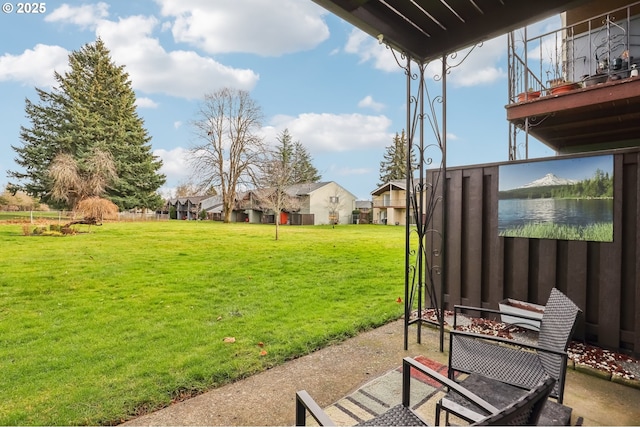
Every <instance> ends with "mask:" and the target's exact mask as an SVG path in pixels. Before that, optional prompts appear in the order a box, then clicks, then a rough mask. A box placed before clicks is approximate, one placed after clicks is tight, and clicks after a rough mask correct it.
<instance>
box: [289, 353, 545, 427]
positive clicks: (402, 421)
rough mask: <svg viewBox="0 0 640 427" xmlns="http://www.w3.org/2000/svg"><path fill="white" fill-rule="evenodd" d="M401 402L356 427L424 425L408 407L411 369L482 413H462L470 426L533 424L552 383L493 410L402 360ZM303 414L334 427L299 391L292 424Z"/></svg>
mask: <svg viewBox="0 0 640 427" xmlns="http://www.w3.org/2000/svg"><path fill="white" fill-rule="evenodd" d="M402 367H403V369H402V403H401V404H400V405H396V406H394V407H392V408H390V409H389V410H387V411H386V412H384V413H382V414H380V415H378V416H376V417H374V418H372V419H370V420H367V421H365V422H363V423H361V424H359V425H371V426H424V425H427V423H426V422H425V421H424V420H423V419H422V418H421V417H420V416H419V415H418V414H416V413H415V412H414V411H413V410H412V409H411V407H410V402H409V397H410V395H411V369H417V370H418V371H420V372H422V373H423V374H425V375H428V376H429V377H431V378H433V379H435V380H436V381H438V382H440V383H441V384H443V385H445V386H447V387H448V388H449V392H450V393H453V392H455V393H458V394H459V395H460V396H462V397H463V398H464V399H466V400H468V401H469V402H471V403H473V405H474V407H475V408H478V409H479V410H481V411H483V412H484V413H483V414H478V413H477V412H475V415H473V413H472V411H470V410H466V412H465V414H466V416H468V417H469V418H471V419H474V420H475V422H474V424H473V425H535V424H536V422H537V421H538V418H539V417H540V413H541V412H542V409H543V407H544V403H545V402H546V400H547V396H548V395H549V393H550V392H551V389H552V388H553V384H554V382H555V381H554V380H553V379H552V378H545V379H543V380H542V381H541V382H540V383H539V384H537V385H536V386H535V387H533V388H532V389H531V390H530V391H529V392H527V393H526V394H525V395H523V396H522V397H520V398H519V399H517V400H516V401H514V402H513V403H511V404H510V405H508V406H506V407H504V408H503V409H500V410H499V409H497V408H495V407H494V406H493V405H491V404H490V403H488V402H486V401H485V400H483V399H481V398H480V397H478V396H477V395H475V394H473V393H471V392H470V391H468V390H466V389H465V388H464V387H462V386H461V385H460V384H458V383H456V382H455V381H452V380H450V379H448V378H447V377H445V376H443V375H440V374H439V373H437V372H436V371H434V370H432V369H430V368H428V367H426V366H424V365H423V364H421V363H420V362H417V361H415V360H414V359H412V358H409V357H405V358H404V359H403V361H402ZM307 411H309V413H310V414H311V416H312V417H313V418H314V419H315V420H316V421H317V422H318V424H319V425H321V426H325V425H335V424H334V423H333V422H332V421H331V419H330V418H329V416H328V415H327V414H326V413H325V412H324V411H323V410H322V409H321V408H320V406H318V404H316V403H315V401H314V400H313V399H312V398H311V396H309V394H308V393H307V392H306V391H304V390H302V391H299V392H297V393H296V425H297V426H304V425H306V418H307Z"/></svg>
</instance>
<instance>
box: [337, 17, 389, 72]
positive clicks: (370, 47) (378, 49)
mask: <svg viewBox="0 0 640 427" xmlns="http://www.w3.org/2000/svg"><path fill="white" fill-rule="evenodd" d="M344 51H345V52H346V53H351V54H354V55H357V56H358V57H360V62H361V63H364V62H373V66H374V68H376V69H377V70H382V71H388V72H393V71H400V67H399V66H398V64H397V62H396V60H395V59H394V58H393V53H392V52H391V50H390V49H389V48H387V47H386V46H385V45H383V44H380V43H379V42H378V39H376V38H373V37H371V36H370V35H369V34H367V33H365V32H363V31H361V30H359V29H357V28H354V29H353V30H351V33H350V34H349V37H348V39H347V44H346V45H345V47H344ZM396 55H397V54H396Z"/></svg>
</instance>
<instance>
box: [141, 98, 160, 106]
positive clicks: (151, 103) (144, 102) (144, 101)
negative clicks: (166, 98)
mask: <svg viewBox="0 0 640 427" xmlns="http://www.w3.org/2000/svg"><path fill="white" fill-rule="evenodd" d="M136 107H138V108H158V103H157V102H155V101H154V100H153V99H151V98H145V97H138V98H136Z"/></svg>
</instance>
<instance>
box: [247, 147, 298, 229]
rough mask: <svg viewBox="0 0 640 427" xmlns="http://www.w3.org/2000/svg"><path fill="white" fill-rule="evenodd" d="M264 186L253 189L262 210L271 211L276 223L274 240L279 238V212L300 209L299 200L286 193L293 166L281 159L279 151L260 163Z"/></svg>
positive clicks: (289, 184)
mask: <svg viewBox="0 0 640 427" xmlns="http://www.w3.org/2000/svg"><path fill="white" fill-rule="evenodd" d="M262 174H263V178H262V180H261V182H262V183H263V185H265V187H264V188H260V189H258V190H255V195H256V198H257V199H258V203H259V205H260V207H261V208H262V209H263V210H265V209H266V210H271V211H273V213H274V215H275V218H274V222H275V225H276V240H278V238H279V230H280V213H281V212H284V211H288V212H294V211H297V210H299V209H300V201H299V199H298V198H297V197H296V195H295V194H289V193H287V189H288V188H289V187H290V186H291V179H292V174H293V168H292V167H291V164H290V163H288V162H286V161H283V160H282V158H281V157H280V156H279V153H277V152H275V153H273V154H272V155H271V157H270V158H269V159H268V160H267V161H265V162H264V163H263V165H262Z"/></svg>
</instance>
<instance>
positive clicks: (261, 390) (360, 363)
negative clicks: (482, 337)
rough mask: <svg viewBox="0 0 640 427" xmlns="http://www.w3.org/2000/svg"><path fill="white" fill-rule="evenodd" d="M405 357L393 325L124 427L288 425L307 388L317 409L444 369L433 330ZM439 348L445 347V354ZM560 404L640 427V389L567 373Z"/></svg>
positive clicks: (588, 418)
mask: <svg viewBox="0 0 640 427" xmlns="http://www.w3.org/2000/svg"><path fill="white" fill-rule="evenodd" d="M409 343H410V345H409V349H408V350H407V351H404V350H403V323H402V321H400V320H399V321H395V322H392V323H389V324H387V325H385V326H382V327H380V328H377V329H374V330H371V331H367V332H364V333H362V334H360V335H358V336H356V337H354V338H351V339H348V340H346V341H344V342H342V343H339V344H336V345H333V346H330V347H327V348H325V349H322V350H319V351H316V352H314V353H312V354H309V355H307V356H304V357H301V358H299V359H295V360H291V361H289V362H286V363H285V364H283V365H281V366H278V367H275V368H273V369H270V370H268V371H265V372H262V373H260V374H257V375H254V376H251V377H249V378H246V379H244V380H241V381H237V382H235V383H233V384H229V385H226V386H223V387H220V388H218V389H215V390H212V391H210V392H207V393H205V394H202V395H200V396H197V397H195V398H192V399H189V400H187V401H184V402H180V403H177V404H174V405H172V406H170V407H167V408H164V409H162V410H159V411H156V412H154V413H150V414H147V415H143V416H140V417H138V418H135V419H132V420H130V421H128V422H126V423H125V425H228V426H231V425H293V424H294V420H295V417H294V410H295V392H296V391H298V390H301V389H305V390H307V391H308V392H309V394H310V395H311V396H313V398H314V399H315V400H316V401H317V402H318V404H319V405H320V406H322V407H326V406H328V405H330V404H332V403H334V402H336V401H338V400H339V399H341V398H343V397H344V396H346V395H348V394H350V393H352V392H353V391H355V390H356V389H358V388H359V387H360V386H362V385H363V384H365V383H367V382H369V381H371V380H372V379H374V378H376V377H378V376H380V375H383V374H385V373H386V372H388V371H390V370H392V369H394V368H396V367H398V366H400V364H401V361H402V358H403V357H405V356H418V355H423V356H425V357H427V358H430V359H433V360H436V361H439V362H441V363H447V354H446V353H440V352H439V351H438V331H437V330H436V329H432V328H430V327H423V340H422V344H417V343H415V332H414V333H413V335H412V336H411V337H410V341H409ZM447 345H448V344H447V343H445V348H447ZM564 403H565V405H567V406H570V407H571V408H573V415H572V424H575V423H576V420H577V419H578V417H582V418H583V425H640V389H638V388H634V387H630V386H628V385H623V384H619V383H616V382H613V381H609V380H606V379H602V378H600V377H598V376H594V375H589V374H586V373H583V372H579V371H576V370H574V369H569V370H568V373H567V382H566V391H565V400H564Z"/></svg>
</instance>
